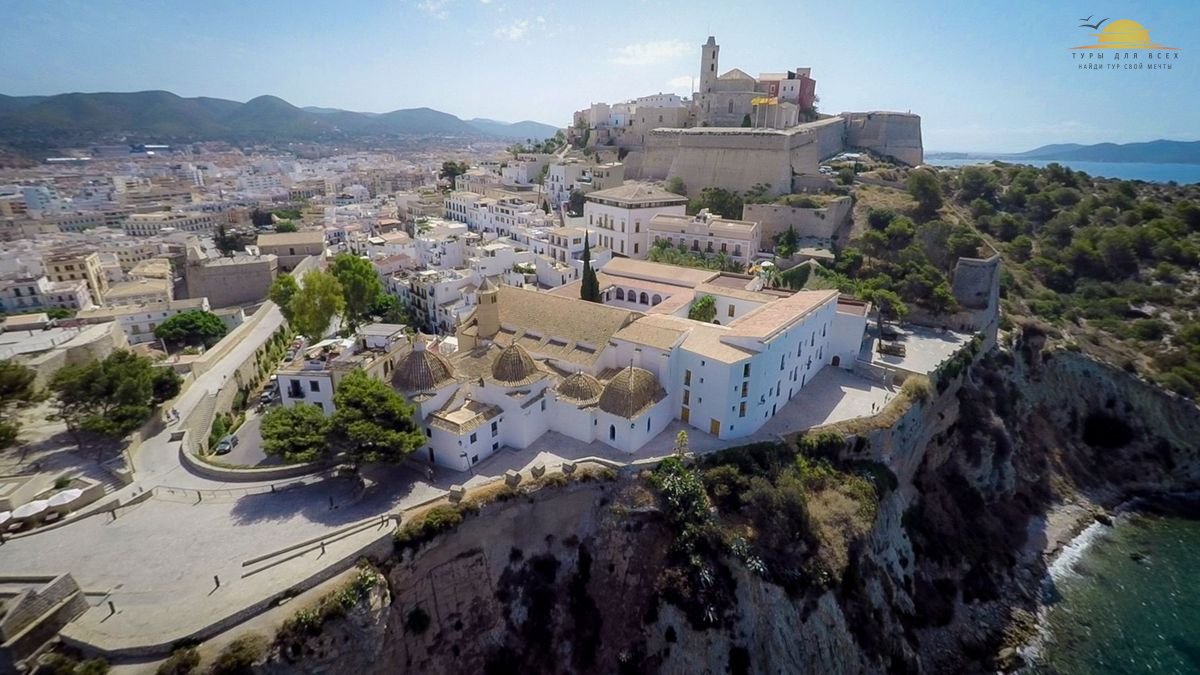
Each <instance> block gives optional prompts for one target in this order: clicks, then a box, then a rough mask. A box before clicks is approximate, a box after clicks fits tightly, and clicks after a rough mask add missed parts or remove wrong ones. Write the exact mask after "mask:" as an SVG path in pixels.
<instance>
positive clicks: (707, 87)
mask: <svg viewBox="0 0 1200 675" xmlns="http://www.w3.org/2000/svg"><path fill="white" fill-rule="evenodd" d="M720 55H721V46H720V45H718V44H717V40H716V38H714V37H713V36H711V35H709V36H708V42H705V43H704V44H703V45H701V47H700V90H699V92H697V93H700V94H711V93H712V90H713V87H714V86H715V85H716V83H717V61H718V60H719V58H720Z"/></svg>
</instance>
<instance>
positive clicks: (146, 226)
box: [124, 211, 219, 237]
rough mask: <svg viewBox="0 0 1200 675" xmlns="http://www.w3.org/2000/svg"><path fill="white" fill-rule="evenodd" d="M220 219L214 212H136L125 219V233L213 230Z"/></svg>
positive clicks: (141, 234) (143, 234)
mask: <svg viewBox="0 0 1200 675" xmlns="http://www.w3.org/2000/svg"><path fill="white" fill-rule="evenodd" d="M218 222H219V219H218V218H217V216H216V215H214V214H212V213H195V212H188V213H180V212H171V211H161V212H156V213H134V214H130V216H129V217H128V218H127V219H126V220H125V224H124V229H125V233H126V234H129V235H135V236H143V237H144V236H151V235H156V234H161V233H162V232H163V231H164V230H172V231H175V232H211V231H212V230H213V229H214V228H216V226H217V224H218Z"/></svg>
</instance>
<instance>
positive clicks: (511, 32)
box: [492, 19, 529, 42]
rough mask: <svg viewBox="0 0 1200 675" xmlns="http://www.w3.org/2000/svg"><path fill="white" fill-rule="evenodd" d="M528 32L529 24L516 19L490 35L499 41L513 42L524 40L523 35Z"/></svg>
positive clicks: (523, 20)
mask: <svg viewBox="0 0 1200 675" xmlns="http://www.w3.org/2000/svg"><path fill="white" fill-rule="evenodd" d="M528 32H529V22H528V21H526V20H525V19H517V20H516V21H513V22H512V23H510V24H508V25H507V26H501V27H500V28H497V29H496V30H495V32H494V33H492V35H495V36H496V37H498V38H500V39H501V40H512V41H514V42H515V41H517V40H520V39H522V38H524V37H525V34H526V33H528Z"/></svg>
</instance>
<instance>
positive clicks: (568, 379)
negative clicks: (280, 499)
mask: <svg viewBox="0 0 1200 675" xmlns="http://www.w3.org/2000/svg"><path fill="white" fill-rule="evenodd" d="M613 262H614V263H617V262H619V261H618V260H614V261H613ZM625 262H629V263H633V265H632V266H629V267H625V268H622V267H621V266H620V265H618V269H616V270H614V271H616V272H619V273H625V274H629V275H631V276H627V277H620V276H619V275H614V277H613V278H614V279H615V280H616V281H617V283H618V284H620V285H621V286H622V287H623V288H624V287H635V286H636V287H638V288H646V287H653V286H654V285H656V284H657V285H659V286H662V287H667V286H671V284H668V283H664V282H666V281H673V282H675V283H676V284H678V285H676V286H674V287H673V288H674V289H675V290H674V294H675V296H677V297H672V298H671V299H670V300H669V301H668V300H664V301H662V302H660V303H659V304H658V305H653V306H648V307H646V308H645V311H644V313H643V312H642V311H633V310H630V309H623V308H621V307H620V306H619V304H620V303H615V302H614V303H609V302H605V303H604V304H600V305H596V304H592V303H585V302H584V301H582V300H579V299H578V298H577V296H575V297H572V295H571V294H570V293H569V292H566V291H567V290H568V289H570V287H569V286H568V287H566V288H564V289H560V290H562V291H564V292H562V293H559V292H555V293H552V294H545V293H538V292H536V291H531V290H523V289H518V288H513V287H496V286H493V285H491V284H490V283H488V282H485V284H484V286H482V287H481V288H480V289H479V291H478V305H477V307H476V308H475V310H474V311H473V312H472V314H471V316H470V317H469V319H468V320H467V321H466V322H464V324H463V325H462V326H460V328H459V330H458V333H457V337H458V342H459V347H460V349H459V351H458V352H456V353H454V354H450V355H447V354H443V353H440V351H439V350H438V349H436V348H429V347H426V346H424V345H423V344H421V343H420V342H418V344H417V345H415V346H414V348H413V349H412V350H411V351H410V352H409V353H408V354H406V355H405V356H403V357H402V358H401V359H400V360H399V361H398V362H397V365H396V375H395V385H396V387H397V388H398V389H400V390H401V391H403V392H404V393H405V394H406V395H407V396H408V397H409V398H410V399H411V400H412V401H413V403H414V405H416V406H417V408H418V411H419V412H418V415H419V417H420V418H421V420H422V424H423V426H424V427H425V432H426V436H427V438H428V439H429V443H428V445H427V446H426V447H425V448H424V452H425V453H427V454H426V456H425V457H424V458H427V459H428V460H429V461H431V462H436V463H439V464H442V465H445V466H450V467H452V468H456V469H459V470H463V469H466V468H468V467H469V466H471V465H473V464H475V463H476V462H479V461H482V460H483V459H485V458H487V457H488V456H489V455H491V454H493V453H495V452H496V451H498V450H499V449H500V448H501V447H503V446H506V445H507V446H509V447H513V448H525V447H528V446H529V445H530V444H531V443H533V442H534V441H535V440H536V439H537V438H539V437H540V436H541V435H542V434H543V433H545V432H547V431H556V432H559V433H562V434H566V435H568V436H571V437H572V438H575V439H577V440H580V441H583V442H591V441H600V442H603V443H606V444H608V445H610V446H612V447H614V448H617V449H620V450H623V451H626V452H633V451H635V450H637V449H638V448H640V447H641V446H642V445H644V444H645V443H646V442H647V441H649V440H650V439H651V438H653V437H654V436H656V435H657V434H659V433H660V432H662V431H663V429H665V428H666V426H667V425H668V424H669V423H670V422H671V421H672V420H676V419H678V420H681V421H683V422H685V423H688V424H690V425H692V426H693V427H696V428H698V429H700V430H702V431H704V432H706V433H709V434H712V435H714V436H717V437H719V438H741V437H745V436H747V435H749V434H752V433H753V432H755V431H757V430H758V429H759V428H760V427H761V426H762V425H763V424H764V423H766V421H767V420H769V419H770V418H771V417H772V416H774V415H775V414H778V412H779V410H780V409H781V408H782V407H783V406H784V405H786V403H787V402H788V401H789V400H790V399H791V398H792V397H794V396H795V395H796V393H798V392H799V391H800V390H801V389H802V388H803V387H804V386H806V385H807V384H808V382H810V381H811V380H812V378H813V376H815V375H816V373H817V372H818V371H819V370H820V369H821V368H823V367H825V366H827V365H833V366H839V367H843V368H847V369H849V368H852V367H853V355H855V354H857V350H858V348H859V345H860V344H861V342H862V329H863V328H864V327H865V317H866V309H867V306H866V305H865V304H864V303H858V302H854V301H842V300H839V298H838V294H837V292H836V291H801V292H799V293H788V292H783V291H774V290H772V291H764V290H762V289H761V288H760V290H757V291H754V290H747V289H746V288H744V287H745V286H747V285H748V286H750V287H752V288H753V287H754V286H755V284H754V281H755V279H753V278H750V277H743V276H738V275H721V274H718V273H711V272H706V271H704V270H683V271H685V272H688V273H692V274H685V275H683V276H682V277H681V276H680V275H678V274H675V270H680V269H681V268H670V267H669V266H665V265H656V264H654V263H641V262H637V261H625ZM657 268H666V269H657ZM701 274H703V275H706V276H705V278H704V279H703V280H701V279H700V277H699V275H701ZM651 279H655V280H651ZM613 286H614V284H610V285H609V287H608V288H607V289H606V290H605V291H604V292H605V293H606V294H612V293H613V292H614V291H615V288H614V287H613ZM641 292H642V291H640V290H638V291H636V293H635V295H639V296H640V294H641ZM713 294H716V295H719V296H720V301H719V302H718V303H717V304H718V307H719V308H720V309H722V310H724V311H728V312H730V313H731V314H732V315H733V316H734V317H735V318H733V319H728V320H727V323H725V324H724V325H719V324H717V323H711V324H705V323H700V322H697V321H693V320H690V319H688V318H686V314H687V309H688V307H689V306H690V304H691V301H692V300H693V299H694V298H697V297H700V296H702V295H713ZM680 300H682V302H681V301H680ZM846 302H849V303H850V305H849V307H848V309H847V310H846V311H843V304H844V303H846ZM729 307H732V308H733V309H732V310H730V309H727V308H729ZM856 330H857V333H856Z"/></svg>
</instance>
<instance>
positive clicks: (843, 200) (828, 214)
mask: <svg viewBox="0 0 1200 675" xmlns="http://www.w3.org/2000/svg"><path fill="white" fill-rule="evenodd" d="M853 209H854V202H853V200H851V199H850V198H849V197H839V198H837V199H835V200H833V201H832V202H830V203H829V204H827V205H826V206H824V207H822V208H817V209H809V208H803V207H799V206H788V205H786V204H746V206H745V208H744V210H743V211H742V220H749V221H753V222H756V223H758V224H759V225H761V226H762V238H763V242H766V241H768V240H770V239H772V238H774V237H776V236H778V235H780V234H783V233H784V232H787V229H788V227H789V226H794V227H795V228H796V234H798V235H799V236H801V237H811V238H814V239H833V237H834V234H835V233H836V232H837V231H838V228H840V227H841V225H842V224H843V223H845V222H846V220H847V219H848V218H849V217H850V212H851V211H852V210H853Z"/></svg>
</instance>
